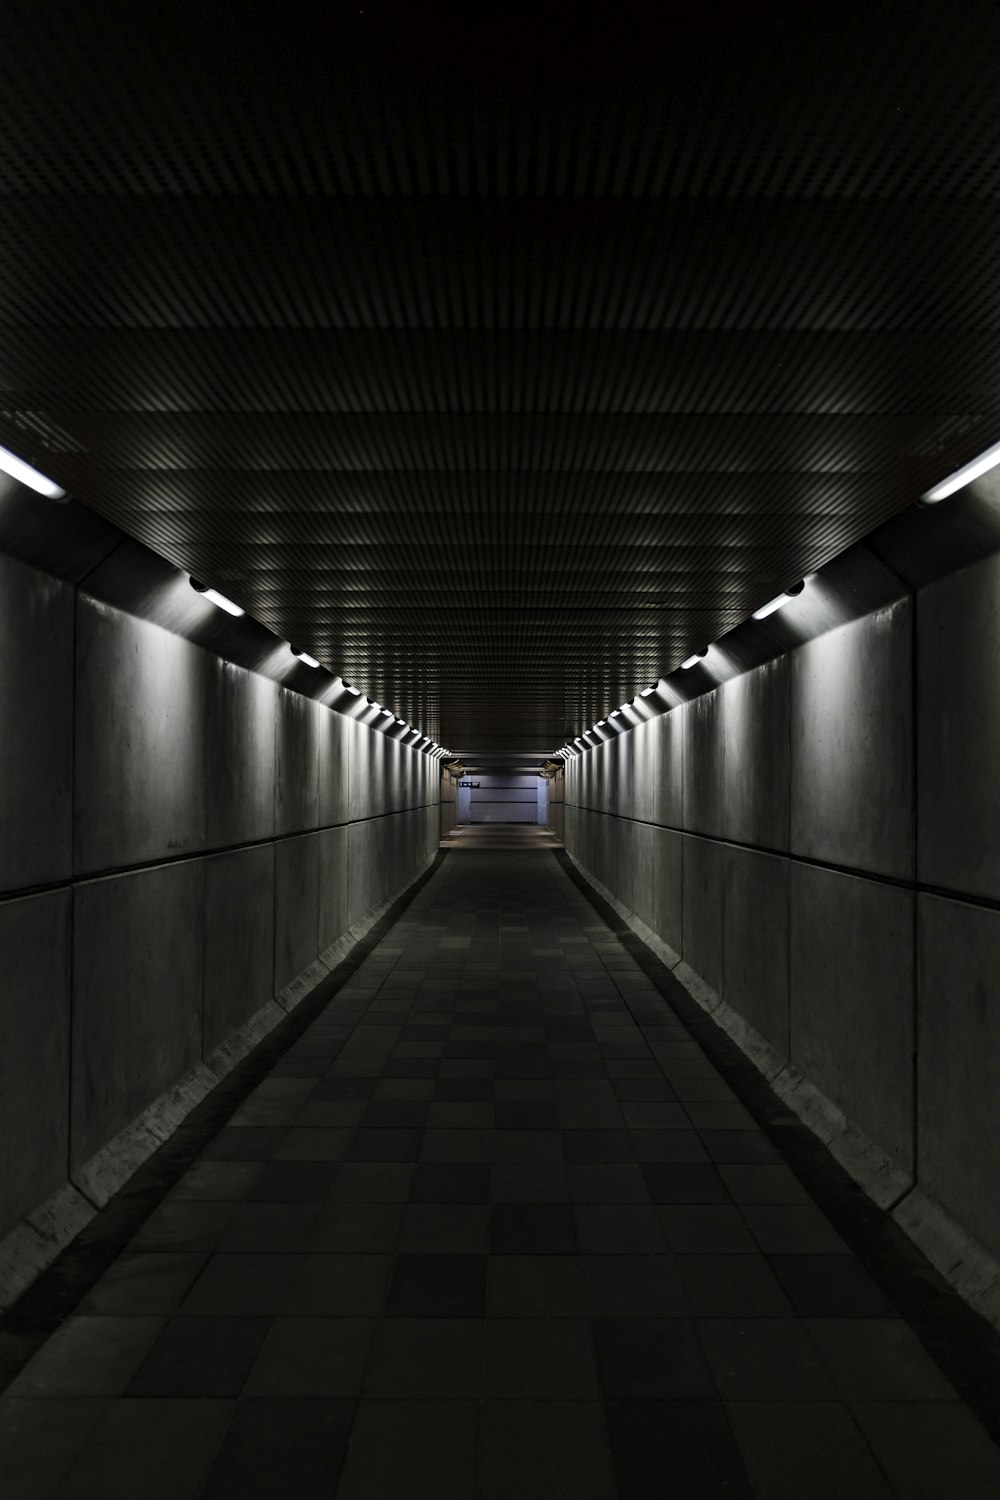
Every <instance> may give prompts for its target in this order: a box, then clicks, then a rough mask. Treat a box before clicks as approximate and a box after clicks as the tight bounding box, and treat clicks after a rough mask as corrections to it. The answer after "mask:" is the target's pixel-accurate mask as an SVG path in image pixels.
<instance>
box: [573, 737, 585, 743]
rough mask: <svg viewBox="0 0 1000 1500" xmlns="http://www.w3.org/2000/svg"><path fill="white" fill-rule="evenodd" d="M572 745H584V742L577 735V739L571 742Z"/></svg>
mask: <svg viewBox="0 0 1000 1500" xmlns="http://www.w3.org/2000/svg"><path fill="white" fill-rule="evenodd" d="M573 743H574V745H582V744H583V743H584V741H583V740H582V739H581V737H580V736H579V735H577V737H576V739H575V740H574V741H573Z"/></svg>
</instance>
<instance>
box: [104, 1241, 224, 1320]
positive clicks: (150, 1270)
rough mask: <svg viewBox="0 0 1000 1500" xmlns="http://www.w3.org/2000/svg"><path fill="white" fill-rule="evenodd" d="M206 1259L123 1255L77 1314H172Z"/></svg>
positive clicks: (186, 1254)
mask: <svg viewBox="0 0 1000 1500" xmlns="http://www.w3.org/2000/svg"><path fill="white" fill-rule="evenodd" d="M206 1259H207V1256H206V1255H205V1254H203V1253H201V1252H199V1253H197V1254H195V1253H192V1252H189V1251H181V1252H179V1253H177V1254H174V1253H163V1254H157V1253H156V1252H150V1251H143V1252H141V1253H137V1254H132V1253H130V1252H128V1251H126V1252H125V1253H124V1254H122V1255H119V1257H118V1259H117V1260H115V1261H113V1262H112V1264H111V1265H110V1267H109V1268H108V1270H107V1271H105V1273H104V1275H103V1276H102V1277H101V1278H100V1280H99V1281H97V1282H96V1283H95V1284H94V1285H93V1286H92V1287H91V1289H90V1291H89V1292H88V1293H87V1295H86V1297H84V1299H83V1301H82V1302H81V1303H80V1305H79V1307H78V1308H77V1312H78V1313H88V1314H89V1313H108V1314H112V1315H114V1314H119V1315H122V1316H125V1315H129V1314H134V1313H145V1314H147V1315H148V1316H156V1315H157V1314H169V1313H172V1312H175V1311H176V1309H177V1308H178V1307H179V1306H180V1304H181V1302H183V1300H184V1298H185V1296H186V1295H187V1293H188V1290H189V1289H190V1287H191V1284H192V1282H193V1281H194V1279H195V1277H196V1276H197V1275H198V1273H199V1271H200V1270H201V1268H202V1267H203V1266H204V1264H205V1261H206Z"/></svg>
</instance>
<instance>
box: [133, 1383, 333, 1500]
mask: <svg viewBox="0 0 1000 1500" xmlns="http://www.w3.org/2000/svg"><path fill="white" fill-rule="evenodd" d="M353 1419H354V1402H353V1401H331V1400H325V1399H317V1398H311V1399H310V1398H298V1399H291V1398H289V1397H285V1396H282V1397H277V1398H274V1397H267V1396H248V1397H245V1398H244V1399H243V1400H242V1401H241V1402H240V1403H239V1405H238V1406H237V1408H236V1412H235V1414H234V1416H233V1420H232V1423H231V1424H230V1426H229V1429H228V1431H227V1432H226V1436H225V1440H224V1442H223V1444H222V1447H221V1450H220V1452H219V1455H218V1457H217V1458H216V1460H215V1463H214V1464H213V1465H212V1469H211V1472H210V1474H209V1477H208V1482H207V1483H206V1485H205V1488H204V1490H203V1491H202V1492H201V1495H200V1496H199V1500H248V1497H250V1496H253V1497H254V1500H285V1497H288V1496H292V1495H294V1496H295V1500H329V1496H330V1495H332V1494H333V1493H334V1492H335V1490H336V1485H337V1477H338V1475H339V1474H340V1471H341V1468H342V1466H343V1463H344V1458H345V1455H346V1452H347V1442H348V1438H349V1436H350V1432H351V1423H352V1421H353ZM140 1493H142V1491H141V1490H137V1491H136V1494H140Z"/></svg>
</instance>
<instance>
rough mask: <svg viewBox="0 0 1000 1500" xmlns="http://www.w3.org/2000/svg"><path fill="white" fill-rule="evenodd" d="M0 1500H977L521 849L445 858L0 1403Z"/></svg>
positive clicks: (891, 1361) (780, 1202) (820, 1237)
mask: <svg viewBox="0 0 1000 1500" xmlns="http://www.w3.org/2000/svg"><path fill="white" fill-rule="evenodd" d="M0 1422H2V1430H0V1493H2V1494H3V1496H4V1500H28V1497H31V1500H42V1497H49V1496H53V1497H58V1500H195V1497H200V1500H255V1497H271V1496H273V1497H278V1496H280V1497H282V1500H286V1497H294V1500H314V1497H315V1500H321V1497H322V1500H332V1497H334V1496H336V1497H337V1500H396V1497H399V1500H423V1497H427V1500H535V1497H538V1500H543V1497H544V1500H559V1497H563V1496H565V1497H572V1500H605V1497H607V1500H611V1497H615V1496H617V1497H619V1500H640V1497H643V1500H645V1497H650V1500H652V1497H654V1496H655V1497H657V1500H664V1497H677V1500H697V1497H705V1500H722V1497H741V1496H745V1497H749V1496H756V1497H759V1500H833V1497H837V1500H890V1497H893V1496H895V1497H898V1500H953V1497H959V1500H980V1497H983V1500H986V1497H991V1500H996V1497H997V1496H998V1495H1000V1453H998V1450H997V1449H996V1448H995V1447H994V1446H993V1444H992V1442H991V1441H990V1440H989V1438H988V1437H987V1436H986V1434H985V1432H984V1431H983V1429H982V1428H981V1427H980V1426H979V1425H978V1423H977V1421H976V1420H975V1418H974V1417H973V1416H972V1415H971V1413H970V1412H969V1411H968V1410H967V1408H966V1407H965V1406H963V1405H962V1404H961V1403H960V1402H959V1401H958V1400H957V1399H956V1397H955V1395H954V1392H953V1391H952V1389H951V1387H950V1386H949V1385H948V1383H947V1381H946V1380H945V1379H944V1377H943V1376H942V1375H941V1373H940V1372H939V1370H938V1369H937V1367H936V1366H935V1365H934V1363H933V1362H932V1361H931V1360H930V1358H929V1357H928V1356H927V1355H926V1354H925V1353H924V1351H923V1349H922V1347H921V1345H920V1344H919V1343H918V1341H917V1340H916V1338H915V1337H914V1335H913V1334H912V1333H911V1332H910V1331H909V1329H908V1327H907V1325H906V1324H905V1323H903V1322H902V1321H901V1320H900V1319H899V1318H898V1317H897V1316H896V1314H895V1312H894V1309H893V1307H892V1305H890V1303H888V1302H887V1301H886V1300H885V1298H884V1296H883V1295H882V1293H881V1292H880V1290H879V1288H878V1287H877V1286H876V1284H875V1283H874V1282H873V1281H872V1280H871V1278H870V1277H869V1275H868V1274H867V1272H866V1271H865V1270H864V1268H863V1267H862V1266H861V1264H860V1263H859V1262H858V1261H857V1260H856V1259H855V1258H854V1256H853V1255H852V1254H851V1253H850V1252H849V1251H848V1249H847V1247H846V1246H845V1244H844V1243H843V1242H842V1241H841V1239H840V1238H839V1237H838V1235H837V1234H836V1232H835V1231H834V1229H833V1228H832V1227H831V1225H830V1224H829V1223H828V1222H827V1220H826V1219H825V1218H824V1216H823V1215H822V1214H821V1213H820V1211H819V1210H818V1209H817V1208H816V1207H815V1205H814V1204H813V1203H812V1202H811V1200H810V1198H809V1197H808V1195H807V1194H806V1193H805V1192H804V1191H803V1189H802V1187H801V1186H800V1184H799V1182H798V1181H797V1179H796V1177H795V1176H794V1175H793V1174H792V1172H791V1171H790V1170H789V1169H788V1167H787V1166H785V1165H784V1164H783V1162H782V1161H781V1159H780V1157H779V1156H778V1155H777V1153H776V1152H775V1150H774V1148H773V1147H772V1146H771V1145H770V1143H769V1140H768V1138H767V1137H766V1136H765V1135H764V1134H763V1133H762V1132H760V1131H759V1130H758V1129H757V1128H756V1126H755V1123H754V1120H753V1119H752V1118H751V1116H750V1115H749V1114H748V1113H747V1111H746V1110H745V1109H744V1108H743V1107H742V1105H741V1104H740V1103H739V1101H738V1100H737V1099H735V1098H734V1097H733V1096H732V1095H731V1094H730V1092H729V1090H728V1089H727V1087H726V1085H725V1083H724V1081H723V1079H722V1078H721V1076H720V1075H719V1073H718V1072H717V1071H716V1070H715V1069H714V1068H713V1066H712V1065H711V1064H710V1063H709V1062H708V1061H707V1060H706V1058H705V1056H704V1055H703V1053H702V1051H701V1050H700V1048H699V1047H698V1045H696V1043H695V1042H694V1041H693V1040H692V1039H691V1037H690V1035H689V1034H688V1032H687V1031H686V1030H685V1028H684V1027H683V1026H682V1025H681V1024H680V1023H679V1021H678V1020H677V1018H676V1017H675V1015H674V1013H673V1011H672V1010H671V1009H670V1008H669V1006H668V1004H667V1002H666V1001H665V1000H664V999H663V998H661V996H660V994H659V993H658V992H657V989H656V988H655V987H654V985H653V984H652V983H651V981H650V980H649V979H648V978H647V977H646V975H645V974H644V973H643V972H642V971H641V970H640V969H639V967H638V966H637V965H636V963H635V962H634V960H633V959H632V958H630V957H629V956H628V954H627V953H626V952H625V950H624V948H623V947H622V946H621V944H620V943H619V942H618V940H617V939H616V938H615V937H614V935H613V934H612V933H611V931H610V930H609V929H608V927H607V926H606V925H605V924H604V923H603V921H602V920H601V919H600V918H599V917H598V915H597V913H596V912H595V910H594V908H593V907H592V906H591V905H590V904H589V903H588V901H587V900H586V898H585V897H584V896H583V895H582V894H581V893H580V891H579V890H578V889H577V887H576V886H575V885H574V884H573V883H572V882H571V881H570V880H569V879H568V878H567V876H566V875H565V874H564V873H563V871H562V870H561V869H560V867H559V865H558V864H557V862H556V859H555V858H554V856H553V855H552V854H550V853H546V852H536V853H530V854H520V853H516V852H515V853H509V852H498V853H488V852H485V853H477V852H473V851H469V852H463V853H462V854H461V855H460V856H459V855H456V856H454V857H451V856H449V857H448V858H447V859H446V860H445V862H444V865H443V866H442V868H441V869H440V871H439V872H438V873H437V874H436V875H435V876H434V877H433V878H432V879H431V881H430V882H429V883H428V884H427V885H425V886H424V887H423V889H422V890H421V891H420V893H419V894H418V896H417V897H416V899H415V900H414V902H413V903H412V905H411V906H410V907H408V908H407V910H406V912H405V915H404V918H403V920H401V921H399V922H398V923H397V924H396V926H395V927H394V928H393V930H392V931H391V933H390V934H389V935H388V936H387V937H386V938H385V939H384V941H382V942H381V943H380V944H379V946H378V947H377V949H376V951H375V952H374V953H373V954H372V956H371V957H370V958H369V959H368V960H367V961H366V962H365V963H364V964H363V966H362V967H361V969H360V970H359V971H358V972H357V974H356V976H355V977H354V979H353V981H352V982H351V983H350V984H349V985H348V986H347V987H345V988H344V989H342V990H341V991H340V992H339V994H338V995H337V996H336V998H335V999H334V1000H333V1002H332V1003H331V1004H330V1005H329V1007H328V1008H327V1010H326V1011H325V1012H324V1013H323V1014H322V1015H321V1016H320V1018H319V1019H318V1020H317V1021H316V1022H315V1023H314V1024H313V1025H312V1026H311V1027H310V1028H309V1029H308V1031H307V1032H306V1033H305V1034H304V1035H303V1036H302V1038H301V1039H300V1040H299V1041H298V1042H297V1043H296V1044H295V1045H294V1046H293V1048H292V1050H291V1051H290V1052H288V1053H287V1054H286V1056H285V1058H284V1059H283V1060H282V1061H281V1063H280V1064H279V1065H278V1066H277V1067H275V1068H274V1070H273V1072H272V1074H271V1075H270V1077H269V1078H267V1080H266V1081H265V1082H264V1083H262V1084H261V1085H260V1086H259V1087H258V1088H257V1089H256V1090H255V1092H254V1093H253V1094H252V1095H251V1096H250V1097H249V1098H247V1099H246V1101H245V1102H244V1103H243V1105H242V1106H241V1107H240V1109H239V1110H238V1111H237V1113H236V1114H235V1115H234V1116H233V1117H232V1119H231V1121H230V1123H229V1125H228V1126H227V1127H226V1128H225V1129H223V1130H222V1131H221V1132H220V1133H219V1135H218V1136H217V1137H216V1138H215V1139H214V1140H213V1141H212V1142H211V1144H210V1145H209V1146H208V1147H207V1149H206V1150H205V1151H204V1152H203V1154H202V1157H201V1159H200V1160H199V1161H198V1162H197V1163H196V1164H195V1166H194V1167H193V1168H192V1169H191V1170H190V1171H188V1172H187V1174H186V1175H185V1176H184V1177H183V1178H182V1180H181V1181H180V1182H179V1184H178V1185H177V1186H176V1187H175V1188H174V1190H173V1191H171V1192H170V1193H169V1195H168V1196H167V1198H166V1199H165V1200H164V1201H163V1203H162V1205H161V1206H160V1207H159V1208H158V1209H157V1210H156V1211H155V1212H154V1213H153V1214H152V1216H151V1217H150V1218H149V1220H148V1221H147V1222H146V1224H145V1225H144V1226H143V1228H142V1229H141V1231H140V1232H139V1233H138V1234H137V1235H136V1237H135V1238H134V1239H133V1241H132V1242H131V1244H130V1245H129V1246H128V1247H127V1248H126V1249H125V1250H124V1252H123V1253H122V1254H121V1255H120V1256H119V1258H118V1259H117V1261H116V1262H115V1263H114V1264H113V1265H112V1267H111V1269H110V1270H109V1271H108V1272H107V1273H106V1274H105V1275H104V1276H103V1278H102V1279H101V1280H100V1281H99V1282H98V1283H97V1284H96V1286H94V1288H93V1290H92V1291H91V1293H90V1294H89V1295H88V1296H87V1298H86V1299H85V1301H84V1302H83V1303H82V1304H81V1305H80V1306H79V1308H78V1310H77V1312H76V1314H75V1315H74V1316H72V1317H70V1318H69V1319H68V1320H67V1321H66V1322H65V1323H64V1324H63V1325H62V1326H61V1327H60V1328H59V1330H58V1331H57V1332H56V1333H55V1334H54V1335H53V1336H52V1337H51V1338H50V1339H49V1340H48V1342H47V1343H46V1344H45V1345H44V1347H43V1348H42V1349H41V1350H40V1352H39V1353H38V1354H37V1355H36V1356H35V1357H34V1358H33V1359H32V1361H31V1362H30V1363H29V1364H28V1365H27V1366H26V1368H25V1369H24V1370H23V1371H22V1373H21V1374H20V1375H19V1377H18V1378H17V1379H16V1380H15V1382H14V1384H13V1385H11V1386H10V1387H8V1389H7V1391H6V1393H5V1394H4V1396H3V1398H2V1399H0Z"/></svg>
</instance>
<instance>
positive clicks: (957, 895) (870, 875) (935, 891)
mask: <svg viewBox="0 0 1000 1500" xmlns="http://www.w3.org/2000/svg"><path fill="white" fill-rule="evenodd" d="M564 806H565V807H572V808H573V809H574V810H575V811H576V812H582V813H593V814H594V815H595V816H597V817H601V818H614V819H615V821H616V822H618V823H635V824H636V825H637V826H638V827H640V828H659V829H662V830H663V832H664V833H677V834H681V835H682V836H683V837H684V838H686V839H700V840H701V842H702V843H703V844H721V845H723V846H724V847H726V848H730V849H746V850H748V851H749V852H750V853H751V854H767V855H770V856H771V858H772V859H787V860H788V862H789V864H794V865H806V866H807V867H809V868H810V869H814V870H829V871H831V872H832V873H833V874H835V875H850V876H852V877H853V878H854V879H855V880H870V881H871V882H872V883H873V884H875V885H889V886H894V887H895V888H896V889H897V890H903V891H912V892H913V893H914V895H916V896H938V897H940V898H941V899H942V900H944V901H960V902H961V903H962V904H963V905H964V906H981V907H982V908H983V909H984V910H986V911H1000V899H997V898H995V897H993V896H977V895H971V894H970V893H969V892H968V891H956V890H951V889H949V887H948V886H944V885H927V884H925V883H924V882H923V881H919V880H901V879H900V878H899V877H898V876H896V875H878V874H876V873H875V872H874V871H872V870H866V869H863V868H862V867H861V866H858V865H838V864H834V863H833V862H832V861H831V860H826V859H813V858H810V856H809V855H807V854H792V853H790V852H789V850H787V849H773V848H771V847H769V846H768V845H767V844H747V843H744V842H743V841H742V840H740V839H723V838H717V837H716V836H715V835H714V834H711V833H693V832H692V831H691V829H689V828H678V827H677V825H676V824H675V823H652V822H650V821H649V819H647V818H623V817H622V815H621V813H613V812H605V811H604V809H603V808H600V807H582V806H581V805H580V804H579V803H578V802H567V803H565V804H564ZM567 848H568V845H567Z"/></svg>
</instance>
